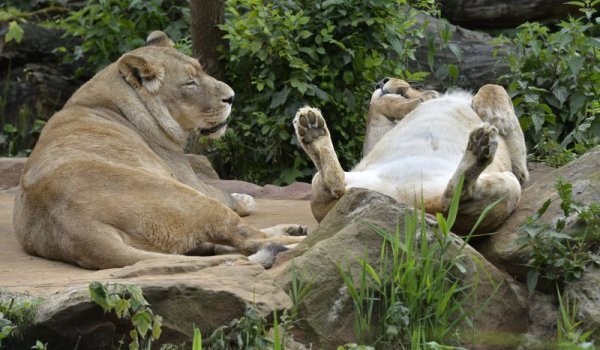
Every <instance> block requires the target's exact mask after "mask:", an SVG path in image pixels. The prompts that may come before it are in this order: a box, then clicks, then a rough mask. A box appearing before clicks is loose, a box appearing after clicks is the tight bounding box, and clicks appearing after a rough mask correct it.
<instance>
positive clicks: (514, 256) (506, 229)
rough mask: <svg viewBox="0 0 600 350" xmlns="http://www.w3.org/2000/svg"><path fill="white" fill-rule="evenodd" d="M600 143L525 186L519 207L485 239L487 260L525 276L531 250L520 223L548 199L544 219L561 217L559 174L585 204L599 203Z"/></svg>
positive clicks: (483, 244)
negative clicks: (526, 243)
mask: <svg viewBox="0 0 600 350" xmlns="http://www.w3.org/2000/svg"><path fill="white" fill-rule="evenodd" d="M598 164H600V147H596V148H594V149H593V150H591V151H590V152H588V153H586V154H584V155H583V156H582V157H580V158H579V159H577V160H574V161H572V162H570V163H568V164H566V165H565V166H562V167H560V168H558V169H555V170H553V171H551V172H549V173H547V174H546V175H544V176H541V177H539V178H538V179H536V180H534V181H531V182H530V183H529V185H528V186H527V187H526V188H525V189H524V190H523V194H522V195H521V201H520V202H519V206H518V207H517V209H516V211H515V212H514V213H513V214H512V215H511V216H510V217H509V218H508V220H507V221H506V222H505V223H504V225H502V227H500V228H499V229H498V231H497V232H496V233H495V234H494V235H493V236H491V237H489V239H487V240H485V241H483V242H482V243H481V244H480V245H479V246H478V247H477V249H478V250H479V252H481V254H483V255H484V256H485V257H486V258H487V259H488V260H490V261H491V262H493V263H494V264H496V265H498V266H500V267H501V268H503V269H504V270H506V271H507V272H508V273H510V274H511V275H513V276H516V277H517V279H519V280H522V281H524V280H526V276H527V272H528V268H527V266H525V264H526V263H527V261H528V259H529V254H530V252H531V250H530V248H529V247H523V243H522V239H523V238H525V237H526V234H525V233H524V232H522V231H521V230H520V226H521V225H523V224H524V223H525V222H526V221H527V217H529V216H531V215H533V214H535V213H536V212H537V210H538V209H539V208H540V207H541V206H542V205H543V204H544V202H546V201H547V200H548V199H551V200H552V204H551V205H550V207H549V208H548V210H547V211H546V213H545V214H544V215H543V216H542V217H541V221H542V222H544V223H548V224H552V223H553V221H554V220H556V218H559V217H562V216H563V212H562V210H561V208H560V202H561V201H560V198H559V197H558V194H557V191H556V189H555V188H554V186H555V184H556V181H557V180H558V179H560V178H562V179H564V181H566V182H568V183H570V184H572V185H573V198H574V200H575V201H577V202H580V203H582V204H584V205H589V204H591V203H600V168H598ZM576 225H577V222H576V221H574V222H571V226H570V227H567V228H566V231H567V232H568V231H570V230H573V229H574V228H575V226H576Z"/></svg>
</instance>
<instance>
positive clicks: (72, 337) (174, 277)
mask: <svg viewBox="0 0 600 350" xmlns="http://www.w3.org/2000/svg"><path fill="white" fill-rule="evenodd" d="M261 272H263V268H262V266H260V265H259V264H257V263H253V262H249V261H248V260H247V259H246V258H244V257H241V256H238V255H230V256H217V257H204V258H176V257H174V258H173V259H164V260H152V261H143V262H140V263H138V264H136V265H133V266H129V267H125V268H122V269H114V270H103V271H98V272H96V273H95V276H94V277H95V278H94V280H97V281H101V282H110V283H122V284H130V283H131V284H136V285H138V286H140V287H141V288H142V290H143V293H144V297H145V298H146V300H148V302H149V303H150V305H151V308H152V310H153V311H154V313H155V314H158V315H160V316H162V318H163V326H162V335H161V338H160V343H172V344H181V343H183V342H189V339H191V337H192V332H193V326H194V325H195V326H196V327H198V328H200V330H201V332H202V334H203V335H210V334H211V332H212V331H214V330H215V329H216V328H218V327H220V326H223V325H227V324H229V323H230V322H231V320H234V319H236V318H240V317H241V316H242V315H243V314H244V311H245V309H246V307H247V306H249V305H254V307H255V308H256V309H257V311H258V313H259V314H260V315H261V316H269V315H270V314H271V313H272V312H273V311H274V310H278V311H280V314H281V310H283V309H286V308H289V307H290V306H291V301H290V299H289V297H288V295H287V294H286V293H285V292H284V291H283V290H282V289H280V288H279V287H277V286H276V285H275V284H274V283H273V281H269V280H268V279H265V278H264V277H263V276H261V277H260V278H259V275H260V273H261ZM130 328H131V324H128V322H127V321H124V320H118V319H117V318H116V317H115V316H114V315H113V314H104V313H103V311H102V308H100V306H98V305H96V304H95V303H93V302H92V301H90V298H89V292H88V289H87V283H86V284H82V285H75V286H72V287H70V288H67V289H65V290H63V291H61V292H58V293H56V294H54V295H50V296H47V297H46V301H45V302H43V303H42V304H41V306H40V307H39V310H38V312H37V316H36V318H35V325H34V326H32V327H31V328H29V329H27V330H25V331H24V332H23V334H24V335H25V338H24V339H23V340H22V341H20V342H19V343H17V344H14V343H13V344H11V347H12V348H14V349H20V348H22V347H21V346H24V345H25V344H33V343H35V340H36V339H43V340H44V342H48V347H49V348H50V349H74V348H77V349H80V350H84V349H114V348H115V347H114V345H115V344H116V343H117V342H118V341H119V340H120V339H121V338H122V337H123V335H124V334H128V332H129V329H130ZM76 344H78V345H77V346H76Z"/></svg>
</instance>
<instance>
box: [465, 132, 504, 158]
mask: <svg viewBox="0 0 600 350" xmlns="http://www.w3.org/2000/svg"><path fill="white" fill-rule="evenodd" d="M497 148H498V129H496V128H495V127H494V126H492V125H490V124H488V123H485V124H482V125H480V126H479V127H477V129H475V130H473V131H472V132H471V134H470V135H469V144H468V145H467V150H468V151H470V152H471V153H472V154H473V155H474V156H475V158H476V159H477V163H479V164H482V163H490V162H491V161H492V159H493V158H494V154H496V149H497Z"/></svg>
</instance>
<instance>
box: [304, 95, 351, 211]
mask: <svg viewBox="0 0 600 350" xmlns="http://www.w3.org/2000/svg"><path fill="white" fill-rule="evenodd" d="M293 123H294V129H295V130H296V136H297V137H298V141H299V142H300V144H301V145H302V148H303V149H304V151H305V152H306V154H307V155H308V156H309V157H310V159H311V160H312V161H313V163H314V165H315V167H316V168H317V170H318V173H317V174H316V175H315V176H314V177H313V181H312V188H313V196H312V199H311V207H312V211H313V214H314V216H315V218H316V219H317V220H318V221H320V220H321V219H323V218H324V217H325V215H327V213H328V212H329V210H330V209H331V208H332V207H333V205H334V204H335V202H336V201H337V199H339V198H340V197H341V196H342V195H343V194H344V193H345V192H346V184H345V174H344V170H343V169H342V166H341V165H340V162H339V160H338V158H337V155H336V154H335V150H334V149H333V144H332V143H331V134H330V133H329V129H328V128H327V124H326V123H325V119H324V118H323V116H322V115H321V111H319V110H318V109H316V108H311V107H308V106H307V107H303V108H301V109H300V110H298V113H296V116H295V118H294V122H293Z"/></svg>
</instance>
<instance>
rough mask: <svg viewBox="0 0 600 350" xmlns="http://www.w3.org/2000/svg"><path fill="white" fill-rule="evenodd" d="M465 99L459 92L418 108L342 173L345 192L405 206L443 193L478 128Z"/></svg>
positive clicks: (477, 118)
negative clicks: (359, 190) (360, 191)
mask: <svg viewBox="0 0 600 350" xmlns="http://www.w3.org/2000/svg"><path fill="white" fill-rule="evenodd" d="M471 100H472V96H471V95H470V94H467V93H464V92H461V93H451V94H447V95H444V96H442V97H440V98H438V99H434V100H430V101H428V102H425V103H423V104H421V105H420V106H419V107H417V109H415V110H414V111H412V112H411V113H410V114H408V115H407V116H406V117H404V118H403V119H402V120H400V121H399V122H398V123H397V125H396V126H395V127H394V128H393V129H392V130H390V131H389V132H388V133H386V134H385V135H384V136H383V137H382V138H381V140H380V141H379V142H378V143H377V144H376V145H375V147H374V148H373V150H372V151H371V152H370V153H369V154H368V155H367V156H366V157H365V158H364V159H363V160H362V161H361V162H360V163H359V164H358V165H357V166H356V167H355V168H354V169H353V171H352V172H349V173H347V174H346V185H347V188H351V187H363V188H369V189H373V190H376V191H378V192H381V193H384V194H387V195H389V196H392V197H396V198H399V199H402V201H409V202H410V201H414V199H415V196H417V198H420V196H421V194H423V197H424V198H428V197H431V196H433V195H435V194H439V193H441V192H443V191H444V189H445V187H446V185H447V184H448V181H449V180H450V178H451V177H452V175H453V174H454V172H455V170H456V168H457V166H458V164H459V163H460V160H461V158H462V156H463V153H464V150H465V148H466V146H467V142H468V138H469V133H470V132H471V130H473V129H474V128H475V127H476V126H477V125H478V124H480V123H481V119H480V118H479V117H478V116H477V114H476V113H475V112H474V111H473V109H472V108H471Z"/></svg>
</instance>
